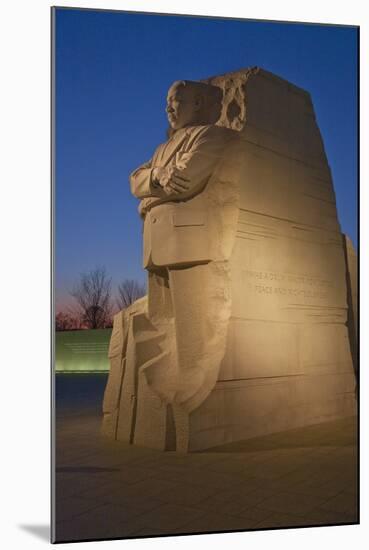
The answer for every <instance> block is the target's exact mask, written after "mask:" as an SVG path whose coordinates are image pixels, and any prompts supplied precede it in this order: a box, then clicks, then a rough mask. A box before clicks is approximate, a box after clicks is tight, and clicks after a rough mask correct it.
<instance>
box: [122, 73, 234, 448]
mask: <svg viewBox="0 0 369 550" xmlns="http://www.w3.org/2000/svg"><path fill="white" fill-rule="evenodd" d="M221 98H222V92H221V90H220V89H219V88H217V87H214V86H210V85H207V84H202V83H200V82H190V81H178V82H175V83H174V84H173V85H172V86H171V88H170V89H169V92H168V97H167V108H166V111H167V114H168V120H169V124H170V127H171V129H170V133H171V137H170V138H169V139H168V141H167V142H165V143H163V144H161V145H159V147H158V148H157V149H156V151H155V153H154V155H153V157H152V158H151V160H149V161H148V162H147V163H145V164H143V165H142V166H140V167H139V168H137V169H136V170H135V171H134V172H133V173H132V174H131V176H130V184H131V190H132V193H133V194H134V195H135V196H136V197H137V198H139V199H140V206H139V211H140V214H141V216H142V217H143V219H144V229H143V248H144V252H143V265H144V267H145V268H146V269H147V271H148V298H147V306H145V307H146V310H145V311H144V312H141V314H140V315H139V316H138V315H136V316H135V315H134V314H133V316H132V315H131V317H130V320H129V321H127V322H128V324H129V323H131V325H132V327H133V328H132V330H131V331H130V332H129V330H128V332H127V334H128V333H130V334H131V336H130V338H131V344H129V343H128V346H127V349H131V348H132V346H133V345H132V342H134V346H133V347H134V350H135V351H134V352H132V354H130V352H129V351H127V357H126V363H125V369H126V371H127V372H128V371H129V372H130V371H132V369H133V371H135V372H136V375H135V380H137V383H135V389H131V390H130V393H131V395H134V398H133V399H134V405H132V407H134V408H135V410H134V412H132V423H134V424H135V425H134V426H132V427H131V436H130V440H131V442H133V443H138V444H142V445H148V446H158V447H159V448H172V449H173V448H175V449H177V450H186V449H187V443H188V421H189V414H190V412H191V411H192V410H194V409H195V408H197V407H198V406H199V405H200V404H201V403H202V402H203V401H204V399H206V397H207V396H208V395H209V393H210V392H211V390H212V389H213V387H214V385H215V383H216V380H217V376H218V372H219V366H220V363H221V360H222V357H223V355H224V350H225V341H226V330H227V324H228V319H229V314H230V308H229V307H228V306H229V296H228V294H229V292H228V282H229V281H228V272H227V265H226V264H227V262H226V261H225V255H226V254H225V252H224V247H223V244H224V243H223V240H224V239H223V240H222V219H221V218H222V215H223V212H222V204H221V203H222V199H221V197H222V196H223V197H226V196H228V195H229V192H230V189H231V185H229V182H228V185H227V186H224V185H223V187H227V191H225V190H224V189H222V190H220V191H219V190H214V186H216V183H214V181H213V180H214V178H213V176H214V174H215V173H216V171H217V170H219V167H220V165H221V159H222V158H223V153H224V151H225V149H226V148H228V146H229V145H230V144H231V143H233V140H234V138H235V134H237V132H234V131H232V130H229V129H227V128H224V127H220V126H216V125H214V124H213V122H214V121H215V120H217V118H218V117H219V107H220V106H221ZM212 181H213V183H211V182H212ZM227 193H228V195H227ZM228 198H229V197H228ZM227 200H228V199H227ZM127 338H128V340H129V336H127ZM130 346H131V348H130ZM124 376H125V377H126V378H127V374H125V375H124ZM123 388H124V382H123ZM128 393H129V392H128ZM122 398H123V397H122ZM156 417H157V420H155V418H156ZM169 425H172V427H173V426H174V428H173V429H172V432H173V433H172V435H171V436H170V435H168V432H169ZM158 432H163V433H161V434H160V435H159V434H158ZM163 434H164V435H163ZM168 438H169V439H170V438H172V443H171V444H168ZM173 441H175V443H173Z"/></svg>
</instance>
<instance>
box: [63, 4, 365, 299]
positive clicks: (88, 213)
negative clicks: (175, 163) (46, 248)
mask: <svg viewBox="0 0 369 550" xmlns="http://www.w3.org/2000/svg"><path fill="white" fill-rule="evenodd" d="M55 28H56V34H55V38H56V197H55V201H56V208H55V212H56V299H57V302H56V306H57V309H58V307H63V305H64V303H66V302H67V301H68V302H69V301H70V300H69V298H68V290H69V289H71V288H72V287H73V284H74V283H75V282H76V280H77V279H78V276H79V274H80V273H81V272H83V271H87V270H90V269H93V268H94V267H95V266H96V265H105V267H106V269H107V271H108V273H109V274H110V275H111V276H112V277H113V282H114V284H118V283H119V281H120V280H122V279H125V278H135V279H138V280H140V281H144V280H145V273H144V271H143V269H142V268H141V221H140V219H139V216H138V214H137V200H136V199H135V198H134V197H132V196H131V194H130V191H129V184H128V175H129V173H130V172H131V171H132V170H133V169H134V168H136V167H137V166H138V165H139V164H142V163H143V162H144V161H146V160H147V159H149V158H150V157H151V155H152V153H153V151H154V149H155V147H156V146H157V145H158V144H159V143H161V142H162V141H164V140H165V139H166V138H165V131H166V128H167V120H166V116H165V98H166V93H167V89H168V87H169V85H170V84H171V83H172V82H173V81H174V80H177V79H190V80H198V79H201V78H206V77H209V76H212V75H216V74H221V73H225V72H229V71H233V70H237V69H240V68H244V67H249V66H255V65H257V66H260V67H262V68H264V69H266V70H268V71H271V72H273V73H275V74H277V75H279V76H281V77H282V78H285V79H287V80H289V81H290V82H292V83H294V84H296V85H297V86H300V87H302V88H304V89H306V90H308V91H309V92H310V93H311V96H312V99H313V103H314V108H315V112H316V115H317V120H318V124H319V127H320V130H321V132H322V136H323V140H324V143H325V148H326V152H327V156H328V160H329V163H330V166H331V170H332V175H333V181H334V187H335V191H336V197H337V206H338V214H339V219H340V222H341V226H342V231H343V232H345V233H347V234H348V235H349V236H350V237H351V239H352V240H353V242H354V245H355V246H356V244H357V217H356V216H357V30H356V28H353V27H337V26H318V25H304V24H287V23H265V22H255V21H246V20H244V21H236V20H227V19H210V18H196V17H188V16H186V17H180V16H162V15H147V14H133V13H124V12H105V11H88V10H87V11H85V10H75V9H60V8H58V9H57V10H56V25H55Z"/></svg>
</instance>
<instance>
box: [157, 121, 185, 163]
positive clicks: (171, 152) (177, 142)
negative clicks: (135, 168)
mask: <svg viewBox="0 0 369 550" xmlns="http://www.w3.org/2000/svg"><path fill="white" fill-rule="evenodd" d="M189 135H190V132H188V130H186V129H183V130H178V132H176V133H175V134H174V136H173V137H172V138H171V139H170V140H169V141H168V142H167V143H166V144H165V145H164V147H163V148H162V150H161V151H160V153H159V155H158V158H157V162H156V163H157V164H158V165H160V166H167V165H168V164H169V163H170V161H171V160H172V158H173V157H174V156H175V154H176V153H178V151H180V150H181V149H182V148H183V147H184V146H185V145H186V143H187V141H188V140H189Z"/></svg>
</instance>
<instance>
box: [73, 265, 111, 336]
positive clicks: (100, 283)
mask: <svg viewBox="0 0 369 550" xmlns="http://www.w3.org/2000/svg"><path fill="white" fill-rule="evenodd" d="M70 294H71V295H72V296H73V298H74V299H75V300H76V302H77V304H78V312H79V315H80V317H81V321H82V324H83V325H84V326H86V327H87V328H91V329H95V328H105V327H106V326H107V325H108V324H109V321H110V318H111V311H112V304H111V278H109V277H108V276H107V274H106V270H105V267H96V268H95V269H93V270H91V271H89V272H88V273H82V274H81V276H80V280H79V283H78V284H77V285H76V286H75V288H74V289H73V290H72V291H71V292H70Z"/></svg>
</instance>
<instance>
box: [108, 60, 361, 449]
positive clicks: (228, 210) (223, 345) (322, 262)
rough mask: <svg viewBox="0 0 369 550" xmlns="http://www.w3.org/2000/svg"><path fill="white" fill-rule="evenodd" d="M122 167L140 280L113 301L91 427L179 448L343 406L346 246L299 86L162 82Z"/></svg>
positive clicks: (265, 77) (251, 72)
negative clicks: (138, 289) (159, 100)
mask: <svg viewBox="0 0 369 550" xmlns="http://www.w3.org/2000/svg"><path fill="white" fill-rule="evenodd" d="M167 102H168V105H167V113H168V119H169V123H170V127H171V130H170V132H171V137H170V138H169V139H168V141H167V142H165V143H163V144H162V145H160V146H159V147H158V148H157V149H156V151H155V153H154V155H153V157H152V159H151V160H150V161H148V162H147V163H145V164H144V165H142V166H140V167H139V168H137V170H135V171H134V172H133V173H132V174H131V177H130V183H131V189H132V192H133V194H134V195H135V196H136V197H138V198H139V199H140V207H139V210H140V213H141V216H142V218H143V222H144V223H143V226H144V227H143V241H144V260H143V261H144V266H145V268H146V269H147V272H148V295H147V297H145V298H143V299H141V300H138V301H137V302H135V303H134V304H133V305H132V306H131V307H130V308H128V309H126V310H124V311H122V312H120V313H119V314H118V315H116V316H115V319H114V328H113V333H112V338H111V343H110V350H109V357H110V360H111V370H110V374H109V380H108V384H107V388H106V391H105V397H104V405H103V410H104V422H103V431H104V433H105V434H107V435H109V436H112V437H114V438H117V439H121V440H124V441H127V442H130V443H134V444H138V445H145V446H148V447H153V448H158V449H170V450H174V449H175V450H177V451H187V450H195V449H204V448H207V447H211V446H214V445H220V444H223V443H226V442H230V441H235V440H240V439H245V438H247V437H254V436H257V435H264V434H266V433H271V432H275V431H278V430H284V429H288V428H293V427H297V426H302V425H306V424H313V423H318V422H322V421H325V420H329V419H332V418H337V417H340V416H345V415H350V414H355V412H356V401H355V374H354V369H353V363H355V357H354V354H355V349H356V347H355V345H354V343H353V338H355V334H356V330H355V324H354V322H355V311H356V310H355V307H356V306H355V297H356V295H355V292H356V291H355V277H356V276H355V257H354V252H353V251H352V248H350V250H349V252H350V254H348V252H347V251H348V247H347V245H345V246H344V243H347V242H348V241H347V239H346V240H345V239H343V238H342V234H341V230H340V226H339V222H338V218H337V210H336V205H335V196H334V189H333V184H332V179H331V174H330V169H329V165H328V162H327V159H326V155H325V151H324V146H323V142H322V139H321V136H320V132H319V128H318V126H317V123H316V120H315V115H314V110H313V106H312V102H311V99H310V96H309V94H308V93H307V92H305V91H304V90H301V89H300V88H297V87H296V86H293V85H292V84H290V83H289V82H286V81H285V80H283V79H281V78H279V77H277V76H275V75H272V74H271V73H268V72H266V71H263V70H261V69H258V68H252V69H245V70H241V71H237V72H235V73H228V74H226V75H221V76H218V77H213V78H210V79H207V80H206V81H203V82H189V81H178V82H175V83H174V84H173V85H172V86H171V88H170V90H169V92H168V98H167Z"/></svg>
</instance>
